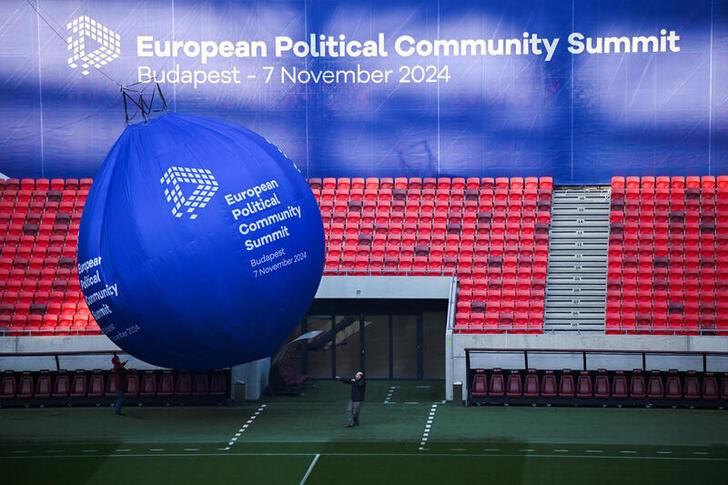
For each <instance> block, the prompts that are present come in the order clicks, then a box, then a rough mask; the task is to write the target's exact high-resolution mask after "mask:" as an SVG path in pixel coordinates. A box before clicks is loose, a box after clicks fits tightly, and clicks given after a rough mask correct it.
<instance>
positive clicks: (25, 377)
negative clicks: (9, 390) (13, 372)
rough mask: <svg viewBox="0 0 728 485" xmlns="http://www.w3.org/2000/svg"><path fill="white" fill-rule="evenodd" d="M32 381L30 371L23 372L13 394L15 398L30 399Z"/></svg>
mask: <svg viewBox="0 0 728 485" xmlns="http://www.w3.org/2000/svg"><path fill="white" fill-rule="evenodd" d="M33 390H34V383H33V376H32V374H31V373H30V372H27V371H26V372H23V373H22V374H21V375H20V380H19V382H18V392H17V394H16V395H15V397H16V398H17V399H30V398H31V397H33Z"/></svg>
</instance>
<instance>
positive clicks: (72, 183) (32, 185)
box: [0, 177, 93, 190]
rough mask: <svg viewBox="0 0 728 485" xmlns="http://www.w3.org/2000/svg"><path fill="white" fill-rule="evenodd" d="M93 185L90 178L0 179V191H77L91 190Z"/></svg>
mask: <svg viewBox="0 0 728 485" xmlns="http://www.w3.org/2000/svg"><path fill="white" fill-rule="evenodd" d="M92 183H93V179H91V178H82V179H77V178H67V179H62V178H54V179H47V178H39V179H33V178H24V179H18V178H12V177H11V178H8V179H5V180H3V179H0V190H4V189H10V190H33V189H39V190H64V189H69V190H79V189H89V188H91V184H92Z"/></svg>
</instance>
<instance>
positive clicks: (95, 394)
mask: <svg viewBox="0 0 728 485" xmlns="http://www.w3.org/2000/svg"><path fill="white" fill-rule="evenodd" d="M112 380H113V379H112ZM105 393H106V390H105V388H104V374H103V373H102V372H101V370H99V369H95V370H94V371H93V373H92V374H91V377H90V378H89V384H88V397H92V398H101V397H104V394H105Z"/></svg>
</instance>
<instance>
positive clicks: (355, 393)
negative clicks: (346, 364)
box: [336, 371, 367, 428]
mask: <svg viewBox="0 0 728 485" xmlns="http://www.w3.org/2000/svg"><path fill="white" fill-rule="evenodd" d="M336 378H337V379H338V380H340V381H341V382H343V383H344V384H349V385H351V400H350V401H349V406H348V407H347V408H346V411H347V414H348V420H347V422H346V427H347V428H351V427H352V426H359V412H360V411H361V403H362V401H364V391H365V390H366V388H367V383H366V381H365V380H364V373H363V372H362V371H359V372H357V373H356V374H355V375H354V377H353V378H351V379H346V378H343V379H342V378H341V377H339V376H336Z"/></svg>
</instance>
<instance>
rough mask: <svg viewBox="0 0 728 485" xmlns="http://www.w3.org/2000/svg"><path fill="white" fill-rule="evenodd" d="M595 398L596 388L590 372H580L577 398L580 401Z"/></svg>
mask: <svg viewBox="0 0 728 485" xmlns="http://www.w3.org/2000/svg"><path fill="white" fill-rule="evenodd" d="M593 396H594V388H593V384H592V378H591V375H590V374H589V372H588V371H581V372H579V377H578V378H577V380H576V397H578V398H580V399H584V398H591V397H593Z"/></svg>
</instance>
